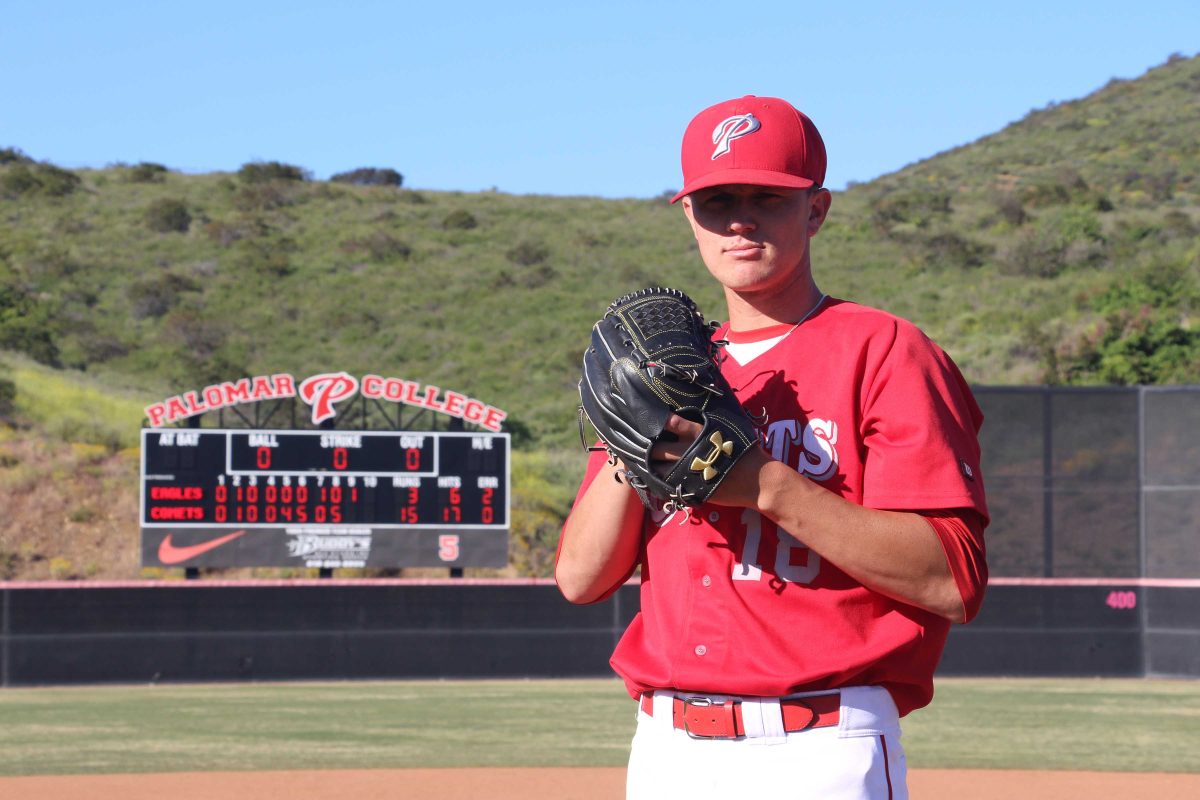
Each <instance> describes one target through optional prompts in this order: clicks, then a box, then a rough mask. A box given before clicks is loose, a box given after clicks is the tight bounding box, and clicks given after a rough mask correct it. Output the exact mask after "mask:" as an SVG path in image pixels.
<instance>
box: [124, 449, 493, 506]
mask: <svg viewBox="0 0 1200 800" xmlns="http://www.w3.org/2000/svg"><path fill="white" fill-rule="evenodd" d="M508 501H509V435H508V434H506V433H461V432H442V431H430V432H407V431H405V432H377V431H361V432H360V431H265V430H208V429H203V430H201V429H195V430H192V429H145V430H143V432H142V509H141V524H142V527H143V528H155V527H170V528H172V529H176V530H178V529H180V528H184V527H187V526H196V527H203V528H212V527H223V526H228V527H238V528H247V527H255V526H295V525H302V526H303V525H356V526H366V527H369V528H371V529H388V528H397V529H403V528H496V529H505V528H507V527H508V509H509V502H508Z"/></svg>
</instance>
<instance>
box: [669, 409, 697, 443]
mask: <svg viewBox="0 0 1200 800" xmlns="http://www.w3.org/2000/svg"><path fill="white" fill-rule="evenodd" d="M666 429H667V430H668V431H670V432H671V433H673V434H675V435H676V436H678V437H679V439H680V440H681V441H685V442H687V443H688V444H691V442H692V441H694V440H695V439H696V437H697V436H699V435H700V431H702V430H704V426H703V425H701V424H700V423H699V422H692V421H691V420H690V419H685V418H684V417H681V416H679V415H678V414H672V415H671V416H669V417H667V425H666ZM685 449H686V448H685Z"/></svg>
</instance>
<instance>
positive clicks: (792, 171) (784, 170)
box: [671, 95, 825, 203]
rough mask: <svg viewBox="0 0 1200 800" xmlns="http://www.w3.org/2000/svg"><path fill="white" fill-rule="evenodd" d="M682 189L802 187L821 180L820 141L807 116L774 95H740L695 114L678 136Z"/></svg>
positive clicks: (683, 191) (686, 191) (822, 153)
mask: <svg viewBox="0 0 1200 800" xmlns="http://www.w3.org/2000/svg"><path fill="white" fill-rule="evenodd" d="M682 160H683V188H682V189H680V190H679V193H678V194H676V195H675V196H674V197H672V198H671V202H672V203H674V202H675V201H677V200H678V199H679V198H681V197H683V196H685V195H688V194H691V193H692V192H694V191H696V190H697V189H706V188H708V187H709V186H720V185H722V184H727V183H747V184H751V185H757V186H783V187H787V188H791V189H807V188H808V187H810V186H820V185H821V184H822V183H824V182H825V142H823V141H822V140H821V134H820V133H819V132H818V131H817V126H816V125H814V124H813V122H812V120H811V119H809V118H808V117H806V116H805V115H804V114H801V113H800V112H799V111H797V110H796V109H795V108H794V107H793V106H792V104H791V103H789V102H787V101H786V100H780V99H779V98H778V97H755V96H754V95H746V96H745V97H743V98H741V99H739V100H726V101H725V102H724V103H717V104H716V105H715V106H709V107H708V108H706V109H704V110H703V111H701V112H700V113H699V114H697V115H696V116H695V117H694V118H693V119H692V121H691V123H690V124H688V127H687V131H685V132H684V134H683V159H682Z"/></svg>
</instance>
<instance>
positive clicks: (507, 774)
mask: <svg viewBox="0 0 1200 800" xmlns="http://www.w3.org/2000/svg"><path fill="white" fill-rule="evenodd" d="M624 783H625V770H624V769H622V768H616V769H590V768H582V767H580V768H562V769H548V768H547V769H519V768H498V769H397V770H385V769H381V770H328V771H315V770H314V771H305V772H202V773H189V772H181V773H169V774H155V775H83V776H37V777H22V778H0V800H32V799H33V798H37V800H77V799H78V798H84V797H86V798H88V800H162V798H164V797H169V798H172V800H211V798H214V797H236V798H238V800H295V798H304V799H305V800H397V798H438V799H439V800H476V798H480V797H486V798H489V800H528V798H530V797H536V798H543V800H621V798H622V797H623V796H624ZM908 783H909V792H910V794H911V795H912V797H913V800H943V798H944V799H945V800H961V798H970V799H971V800H1009V798H1013V797H1019V798H1021V800H1064V798H1075V797H1086V798H1088V800H1139V799H1140V798H1153V800H1169V798H1176V797H1200V775H1195V774H1182V773H1130V772H1028V771H1021V770H913V771H912V772H910V774H909V781H908Z"/></svg>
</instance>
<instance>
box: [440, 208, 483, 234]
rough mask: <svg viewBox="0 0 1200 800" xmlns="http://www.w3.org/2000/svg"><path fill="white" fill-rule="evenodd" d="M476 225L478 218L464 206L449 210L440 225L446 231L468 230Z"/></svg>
mask: <svg viewBox="0 0 1200 800" xmlns="http://www.w3.org/2000/svg"><path fill="white" fill-rule="evenodd" d="M477 225H479V220H477V219H475V215H474V214H472V213H471V212H470V211H467V210H466V209H464V208H459V209H455V210H454V211H451V212H450V213H449V214H447V215H446V217H445V219H443V220H442V227H443V228H445V229H446V230H448V231H469V230H471V229H472V228H474V227H476V226H477Z"/></svg>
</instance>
